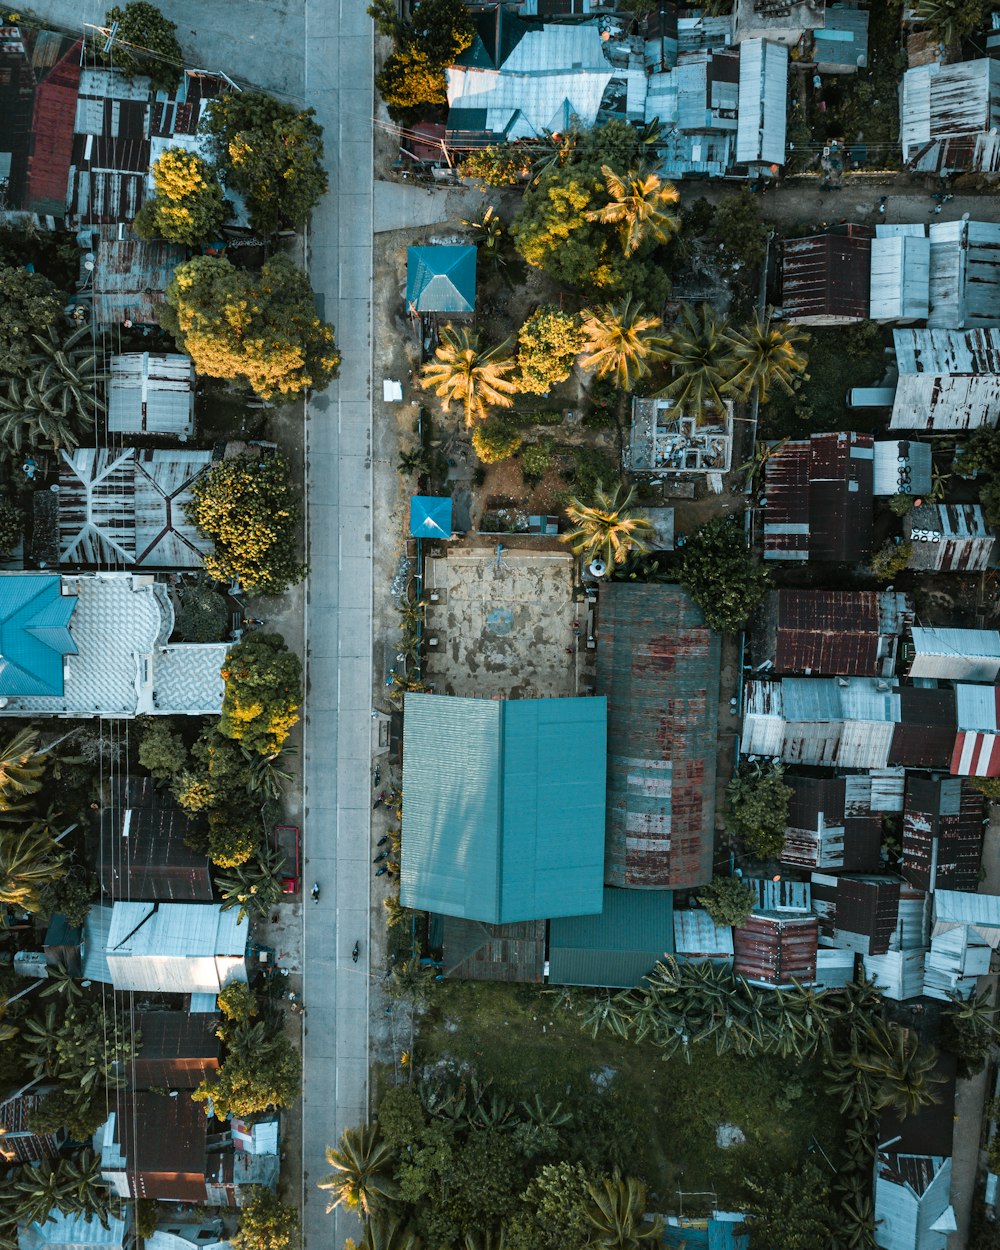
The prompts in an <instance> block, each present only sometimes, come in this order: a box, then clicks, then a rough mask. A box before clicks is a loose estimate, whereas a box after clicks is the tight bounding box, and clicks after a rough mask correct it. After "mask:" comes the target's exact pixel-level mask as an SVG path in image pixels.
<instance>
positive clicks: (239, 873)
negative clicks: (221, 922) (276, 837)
mask: <svg viewBox="0 0 1000 1250" xmlns="http://www.w3.org/2000/svg"><path fill="white" fill-rule="evenodd" d="M284 863H285V857H284V855H282V854H281V852H280V851H277V850H274V849H272V848H271V847H263V848H260V849H258V850H257V852H256V854H254V855H251V856H250V858H249V859H248V860H246V862H245V863H242V864H238V865H237V866H236V867H235V868H231V869H229V871H228V872H225V873H220V874H219V876H217V877H216V878H215V888H216V889H217V890H218V891H219V893H220V894H221V895H222V903H221V904H220V907H221V910H222V911H231V910H232V909H233V908H234V907H236V906H239V909H240V912H239V917H238V919H239V920H240V921H241V922H242V921H243V920H245V919H246V918H247V917H248V916H252V917H254V918H255V919H256V918H260V917H261V916H266V915H267V914H268V912H270V910H271V908H272V907H274V906H276V905H277V904H278V903H280V902H281V893H282V891H281V869H282V867H283V865H284Z"/></svg>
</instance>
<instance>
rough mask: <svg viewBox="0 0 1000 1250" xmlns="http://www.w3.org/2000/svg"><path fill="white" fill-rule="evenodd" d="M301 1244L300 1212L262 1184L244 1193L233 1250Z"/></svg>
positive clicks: (282, 1249)
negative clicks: (247, 1193)
mask: <svg viewBox="0 0 1000 1250" xmlns="http://www.w3.org/2000/svg"><path fill="white" fill-rule="evenodd" d="M298 1244H299V1213H298V1211H297V1210H296V1209H295V1207H292V1206H288V1205H287V1204H286V1203H284V1202H282V1201H281V1199H280V1198H279V1197H278V1196H277V1194H273V1193H271V1191H270V1190H269V1189H265V1188H264V1186H263V1185H254V1186H252V1188H251V1189H250V1191H249V1199H247V1197H246V1195H245V1194H244V1202H243V1205H242V1206H241V1207H240V1226H239V1230H238V1232H237V1233H236V1236H235V1237H233V1238H232V1241H231V1245H232V1246H233V1250H294V1247H295V1246H297V1245H298Z"/></svg>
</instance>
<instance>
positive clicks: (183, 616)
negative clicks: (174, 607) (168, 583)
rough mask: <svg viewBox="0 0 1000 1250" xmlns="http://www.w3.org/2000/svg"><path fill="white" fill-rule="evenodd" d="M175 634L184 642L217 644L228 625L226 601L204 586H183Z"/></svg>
mask: <svg viewBox="0 0 1000 1250" xmlns="http://www.w3.org/2000/svg"><path fill="white" fill-rule="evenodd" d="M179 597H180V601H181V606H180V610H179V611H178V613H177V621H176V624H177V632H178V633H179V634H180V636H181V637H182V638H183V639H184V641H185V642H218V641H219V639H220V638H221V637H222V636H223V634H224V633H225V631H226V626H227V625H228V623H229V622H228V612H227V610H226V601H225V599H223V597H222V596H221V595H220V594H219V593H218V591H216V590H212V589H211V587H209V586H205V585H196V586H184V587H182V589H181V591H180V595H179Z"/></svg>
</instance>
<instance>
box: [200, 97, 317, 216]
mask: <svg viewBox="0 0 1000 1250" xmlns="http://www.w3.org/2000/svg"><path fill="white" fill-rule="evenodd" d="M314 117H315V110H314V109H305V110H303V111H299V110H297V109H295V108H293V107H292V105H290V104H284V103H282V102H281V101H280V100H276V99H274V97H273V96H269V95H265V94H264V93H263V92H260V91H240V92H236V91H234V92H231V93H229V94H227V95H223V96H220V97H219V98H218V99H217V100H215V101H213V103H212V105H211V107H210V108H209V109H208V111H207V113H206V115H205V118H204V120H203V121H202V130H203V131H204V132H205V134H207V135H208V140H209V147H210V151H211V152H212V155H213V157H214V159H215V161H216V163H217V164H218V166H219V168H220V169H221V170H222V173H223V180H224V182H225V183H226V186H228V187H231V188H232V189H233V190H234V191H240V192H242V193H243V195H244V196H245V197H246V203H247V209H248V211H249V213H250V224H251V226H253V228H254V230H256V231H258V232H259V233H260V234H264V235H271V234H274V233H275V231H277V230H281V229H291V230H294V229H297V228H298V227H299V226H302V225H304V224H305V222H306V221H307V220H308V217H309V214H310V213H311V212H312V210H313V208H314V207H315V206H316V204H317V203H318V202H319V200H320V198H321V196H322V195H323V194H324V192H325V191H326V189H327V176H326V170H325V169H324V168H323V128H322V127H321V126H320V125H319V124H318V123H317V122H315V121H314V120H313V118H314Z"/></svg>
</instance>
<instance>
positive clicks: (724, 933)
mask: <svg viewBox="0 0 1000 1250" xmlns="http://www.w3.org/2000/svg"><path fill="white" fill-rule="evenodd" d="M674 953H675V955H676V956H677V958H678V960H681V961H682V962H683V961H684V960H689V961H692V962H695V961H697V960H702V959H711V960H717V961H718V962H720V963H732V959H733V930H732V927H731V926H730V925H727V924H726V925H722V924H716V923H715V921H714V920H713V919H712V917H711V916H710V915H709V914H708V912H707V911H703V910H702V909H701V908H700V907H692V908H691V909H690V910H689V911H675V912H674Z"/></svg>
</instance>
